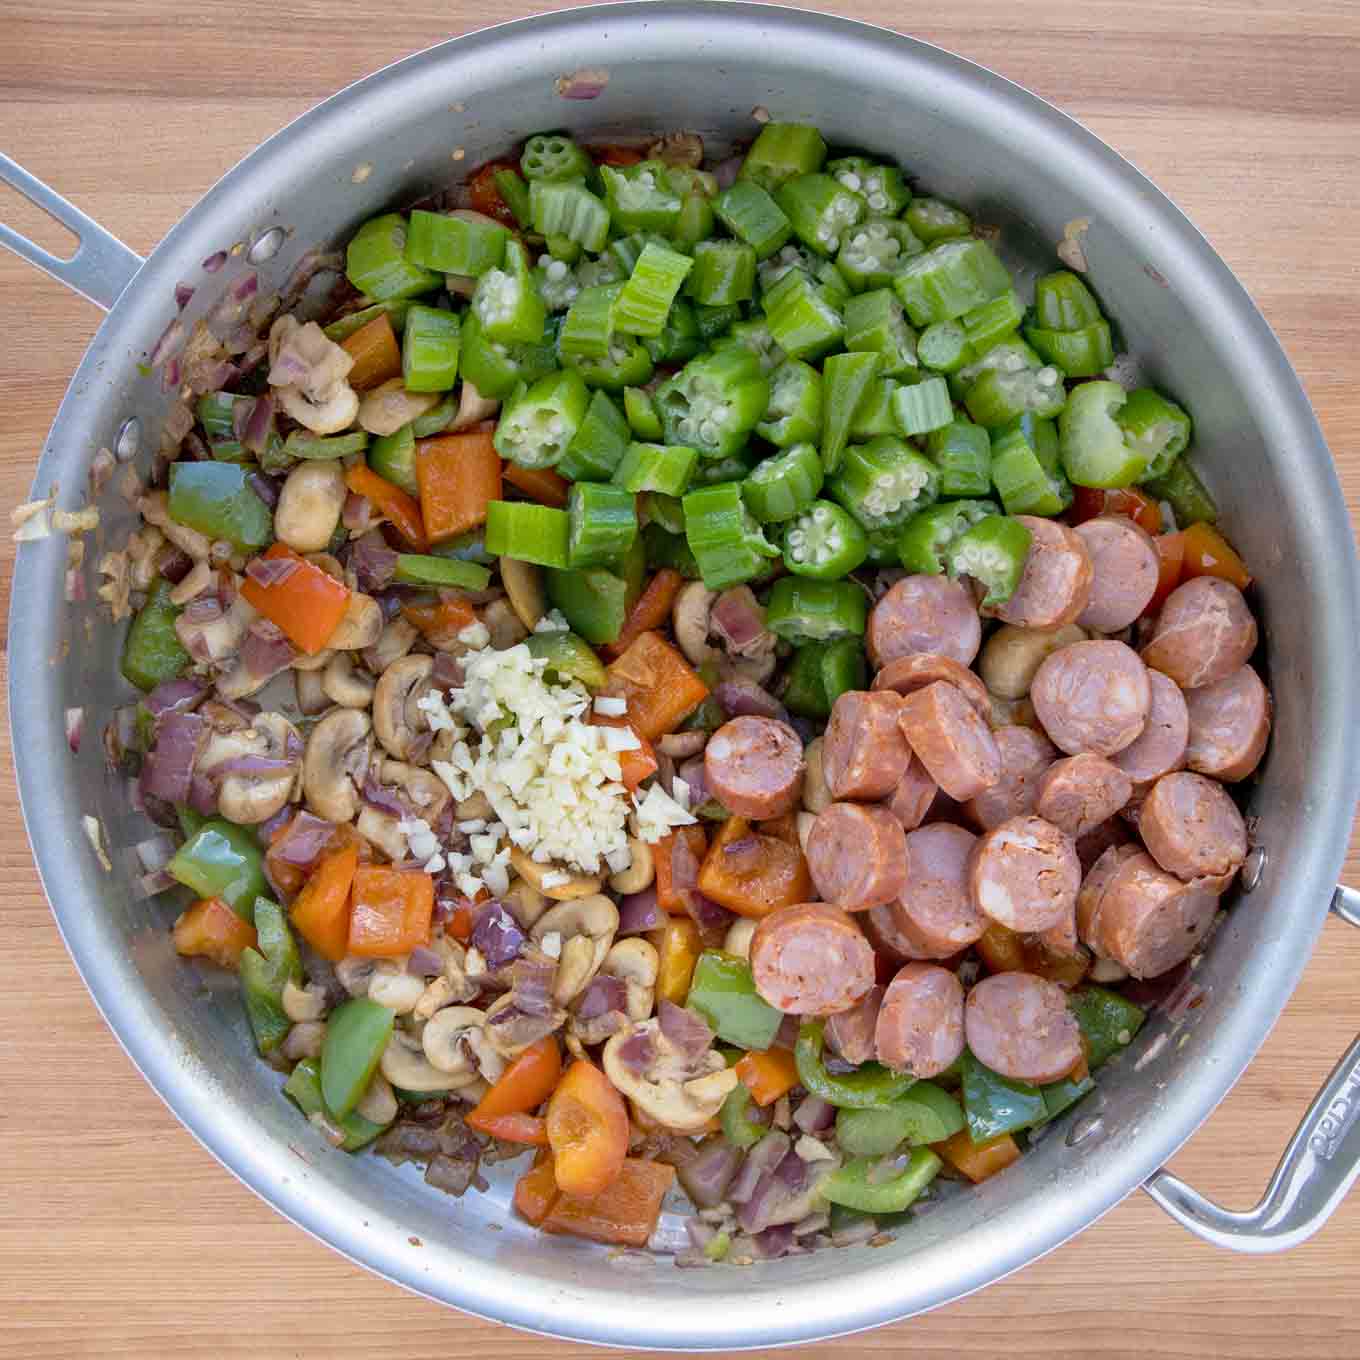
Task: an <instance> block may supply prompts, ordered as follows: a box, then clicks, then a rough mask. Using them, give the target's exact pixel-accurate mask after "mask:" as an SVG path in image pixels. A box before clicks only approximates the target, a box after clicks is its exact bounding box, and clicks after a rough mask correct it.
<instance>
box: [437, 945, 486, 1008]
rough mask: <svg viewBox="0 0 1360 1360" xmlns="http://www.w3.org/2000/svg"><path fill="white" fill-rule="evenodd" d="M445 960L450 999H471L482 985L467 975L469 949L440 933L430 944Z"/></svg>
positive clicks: (445, 973) (459, 1000)
mask: <svg viewBox="0 0 1360 1360" xmlns="http://www.w3.org/2000/svg"><path fill="white" fill-rule="evenodd" d="M430 947H431V948H432V949H433V950H434V951H435V953H437V954H438V955H439V957H440V958H441V959H442V960H443V962H444V979H445V980H446V981H447V982H448V984H449V1001H450V1002H453V1003H455V1004H456V1003H458V1002H461V1001H471V1000H472V999H473V998H474V997H475V996H476V995H477V993H478V992H480V991H481V987H480V986H479V985H478V984H477V983H476V982H474V981H473V980H472V979H471V978H469V977H468V975H467V950H466V949H464V948H463V946H462V945H461V944H459V943H458V941H457V940H454V939H451V938H450V937H449V936H447V935H438V936H436V937H435V939H434V941H433V943H432V944H431V946H430Z"/></svg>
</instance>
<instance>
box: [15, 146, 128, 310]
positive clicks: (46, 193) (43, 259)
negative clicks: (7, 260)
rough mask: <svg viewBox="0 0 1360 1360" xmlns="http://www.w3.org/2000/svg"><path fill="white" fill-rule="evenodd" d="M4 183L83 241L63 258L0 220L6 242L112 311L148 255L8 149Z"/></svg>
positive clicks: (43, 268)
mask: <svg viewBox="0 0 1360 1360" xmlns="http://www.w3.org/2000/svg"><path fill="white" fill-rule="evenodd" d="M0 183H4V184H8V185H9V186H10V187H11V188H14V189H17V190H18V191H19V192H20V193H21V194H23V196H24V197H25V198H26V199H28V201H29V202H30V203H32V204H34V205H36V206H37V207H39V208H41V209H42V210H43V211H44V212H45V213H47V214H48V215H49V216H50V217H54V218H56V220H57V221H58V222H60V223H61V224H62V226H64V227H67V228H69V229H70V230H71V231H73V232H74V233H75V235H76V237H77V238H78V240H79V242H80V244H79V245H78V246H77V247H76V253H75V254H74V255H72V256H70V257H69V258H68V259H62V258H60V257H59V256H57V255H52V254H49V253H48V252H47V251H46V250H44V249H43V248H42V247H41V246H38V245H35V244H34V243H33V242H32V241H30V240H29V239H28V237H26V236H21V235H20V234H19V233H18V232H17V231H15V230H14V228H13V227H7V226H5V225H4V223H3V222H0V246H8V247H9V249H10V250H12V251H13V252H14V253H15V254H16V255H18V256H19V257H20V258H21V259H24V260H27V261H28V262H29V264H35V265H37V266H38V268H39V269H42V270H45V271H46V272H47V273H48V274H51V276H52V277H53V278H54V279H56V280H58V281H59V282H61V283H64V284H65V285H66V286H67V287H68V288H71V289H74V290H75V291H76V292H77V293H79V294H81V296H82V297H87V298H89V300H90V301H91V302H93V303H94V304H95V306H97V307H102V308H103V309H104V310H105V311H108V310H109V308H110V307H112V306H113V304H114V303H115V302H117V301H118V299H119V298H120V297H121V296H122V294H123V290H124V289H125V288H126V287H127V286H128V284H129V283H131V282H132V279H133V275H135V274H136V272H137V271H138V270H139V269H140V268H141V267H142V257H141V256H140V255H138V254H137V253H136V251H133V250H129V249H128V248H127V246H125V245H124V244H123V243H122V242H121V241H120V240H119V239H118V238H117V237H116V236H111V235H110V234H109V233H108V232H107V231H105V230H104V228H103V227H101V226H100V225H99V223H98V222H96V221H95V220H94V219H93V218H90V217H86V216H85V214H84V213H83V212H81V211H80V209H79V208H77V207H76V206H75V205H74V204H72V203H68V202H67V201H66V200H65V199H64V198H62V196H61V195H60V194H59V193H56V192H55V191H54V190H52V189H49V188H48V187H47V185H45V184H44V183H43V182H42V180H40V179H35V178H34V177H33V176H32V175H30V174H29V173H28V171H27V170H25V169H24V168H23V166H21V165H18V164H17V163H16V162H14V161H12V160H11V159H10V158H9V157H8V156H6V155H5V154H4V153H3V152H0Z"/></svg>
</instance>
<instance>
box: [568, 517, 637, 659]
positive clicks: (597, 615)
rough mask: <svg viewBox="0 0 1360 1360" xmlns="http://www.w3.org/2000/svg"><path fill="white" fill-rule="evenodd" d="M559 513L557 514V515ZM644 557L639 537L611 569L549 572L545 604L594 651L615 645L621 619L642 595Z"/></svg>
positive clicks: (620, 629) (592, 568) (591, 568)
mask: <svg viewBox="0 0 1360 1360" xmlns="http://www.w3.org/2000/svg"><path fill="white" fill-rule="evenodd" d="M559 513H560V512H559ZM646 562H647V555H646V550H645V549H644V548H643V546H642V539H641V537H640V536H639V537H638V538H636V539H634V540H633V546H632V548H631V549H630V550H629V551H628V553H627V554H626V555H625V557H624V558H623V561H622V562H621V563H618V564H617V565H616V567H615V568H614V569H609V568H605V567H588V568H586V569H584V570H580V571H548V572H545V573H544V581H543V584H544V588H545V589H546V590H547V594H548V601H549V603H550V604H552V606H553V607H554V608H555V609H558V610H560V611H561V614H562V617H563V618H564V619H566V621H567V622H568V623H569V624H570V625H571V627H572V631H573V632H576V633H579V634H580V635H581V636H582V637H583V638H585V640H586V641H587V642H591V643H594V644H595V645H596V646H597V647H598V646H599V645H600V644H601V643H605V642H614V641H616V640H617V638H618V636H619V634H620V633H621V632H622V631H623V622H624V619H625V618H627V616H628V611H629V610H630V609H631V608H632V607H633V604H634V603H635V602H636V600H637V597H638V596H639V595H640V594H641V593H642V576H643V573H644V571H645V570H646Z"/></svg>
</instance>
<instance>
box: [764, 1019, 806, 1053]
mask: <svg viewBox="0 0 1360 1360" xmlns="http://www.w3.org/2000/svg"><path fill="white" fill-rule="evenodd" d="M798 1028H799V1026H798V1017H797V1016H796V1015H786V1016H785V1017H784V1018H783V1019H782V1020H781V1021H780V1022H779V1028H778V1029H777V1030H776V1031H775V1036H774V1043H772V1044H771V1045H770V1047H771V1048H788V1049H792V1048H794V1047H796V1045H797V1043H798Z"/></svg>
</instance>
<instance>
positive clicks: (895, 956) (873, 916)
mask: <svg viewBox="0 0 1360 1360" xmlns="http://www.w3.org/2000/svg"><path fill="white" fill-rule="evenodd" d="M901 907H902V904H901V903H900V902H887V903H885V904H884V905H883V906H881V907H870V908H869V910H868V911H862V912H860V913H859V915H858V916H856V917H855V919H856V920H857V921H858V922H859V923H860V925H861V926H863V927H864V933H865V935H866V936H867V937H868V940H869V943H870V944H871V945H873V947H874V953H875V954H880V955H882V957H883V958H884V959H886V960H887V961H888V962H889V963H893V964H903V963H910V962H911V961H912V960H913V959H916V958H919V957H921V956H920V955H919V954H918V953H917V950H916V945H915V943H914V942H913V941H912V940H910V939H908V938H907V935H906V933H905V932H904V931H903V929H902V920H903V917H902V911H901Z"/></svg>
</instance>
